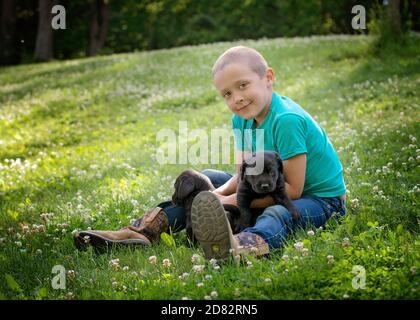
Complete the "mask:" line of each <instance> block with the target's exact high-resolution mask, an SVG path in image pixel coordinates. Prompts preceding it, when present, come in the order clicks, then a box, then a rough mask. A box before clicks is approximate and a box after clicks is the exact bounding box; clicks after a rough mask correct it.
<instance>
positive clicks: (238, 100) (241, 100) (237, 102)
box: [235, 96, 244, 104]
mask: <svg viewBox="0 0 420 320" xmlns="http://www.w3.org/2000/svg"><path fill="white" fill-rule="evenodd" d="M235 102H236V104H239V103H243V102H244V98H242V97H241V96H236V99H235Z"/></svg>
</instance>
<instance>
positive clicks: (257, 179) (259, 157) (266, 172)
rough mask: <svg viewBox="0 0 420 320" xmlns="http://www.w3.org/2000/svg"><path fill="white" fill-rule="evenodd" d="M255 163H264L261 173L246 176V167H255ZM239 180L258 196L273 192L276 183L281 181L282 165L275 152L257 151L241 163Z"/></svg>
mask: <svg viewBox="0 0 420 320" xmlns="http://www.w3.org/2000/svg"><path fill="white" fill-rule="evenodd" d="M257 161H258V162H259V163H264V168H263V172H262V173H260V174H258V175H251V174H246V168H247V167H250V168H252V167H255V165H256V163H257ZM240 174H241V179H242V180H243V181H245V182H247V183H249V185H250V186H251V188H252V190H254V191H255V192H256V193H259V194H265V193H270V192H273V191H274V190H275V189H276V186H277V181H278V180H279V179H283V175H282V174H283V163H282V161H281V159H280V156H279V154H278V153H277V152H274V151H257V152H256V153H255V154H253V155H252V156H250V157H249V158H248V159H246V160H244V161H243V162H242V166H241V171H240Z"/></svg>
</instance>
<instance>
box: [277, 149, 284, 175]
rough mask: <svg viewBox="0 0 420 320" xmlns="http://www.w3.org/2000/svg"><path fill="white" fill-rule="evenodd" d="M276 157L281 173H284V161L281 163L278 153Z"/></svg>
mask: <svg viewBox="0 0 420 320" xmlns="http://www.w3.org/2000/svg"><path fill="white" fill-rule="evenodd" d="M275 155H276V160H277V163H278V166H279V171H280V173H283V161H281V158H280V155H279V154H278V153H277V152H276V153H275Z"/></svg>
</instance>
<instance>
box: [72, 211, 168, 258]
mask: <svg viewBox="0 0 420 320" xmlns="http://www.w3.org/2000/svg"><path fill="white" fill-rule="evenodd" d="M168 226H169V224H168V218H167V217H166V214H165V212H164V211H163V209H162V208H160V207H156V208H154V209H153V210H151V211H148V212H146V213H145V214H144V215H143V216H141V217H140V218H139V219H137V220H136V221H135V222H134V223H133V225H130V226H127V227H124V228H122V229H120V230H117V231H110V230H104V231H102V230H87V231H80V232H76V233H75V234H74V243H75V245H76V247H77V248H78V249H84V248H85V247H86V246H87V245H89V244H90V245H92V246H93V247H94V249H96V250H97V251H105V250H106V249H108V248H110V247H113V246H118V245H119V246H121V245H122V246H149V245H151V244H153V243H157V242H159V239H160V235H161V233H162V232H165V231H167V229H168Z"/></svg>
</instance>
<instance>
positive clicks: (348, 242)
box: [341, 237, 350, 248]
mask: <svg viewBox="0 0 420 320" xmlns="http://www.w3.org/2000/svg"><path fill="white" fill-rule="evenodd" d="M341 245H342V246H343V247H344V248H346V247H348V246H349V245H350V239H349V238H347V237H345V238H343V242H342V243H341Z"/></svg>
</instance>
